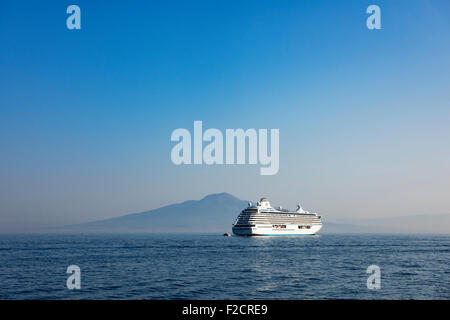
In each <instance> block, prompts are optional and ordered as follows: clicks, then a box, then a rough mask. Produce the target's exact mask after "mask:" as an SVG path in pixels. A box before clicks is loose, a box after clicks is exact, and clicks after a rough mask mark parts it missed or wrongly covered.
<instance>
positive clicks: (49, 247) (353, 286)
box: [0, 234, 450, 299]
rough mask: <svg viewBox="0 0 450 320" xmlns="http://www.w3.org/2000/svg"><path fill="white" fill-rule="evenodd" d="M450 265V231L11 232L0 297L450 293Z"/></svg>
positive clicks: (1, 249) (0, 256)
mask: <svg viewBox="0 0 450 320" xmlns="http://www.w3.org/2000/svg"><path fill="white" fill-rule="evenodd" d="M372 264H375V265H378V266H379V267H380V268H381V289H379V290H369V289H367V285H366V281H367V277H368V276H369V274H367V273H366V269H367V267H368V266H369V265H372ZM69 265H78V266H79V267H80V268H81V289H80V290H69V289H67V287H66V279H67V277H68V276H69V275H68V274H66V269H67V267H68V266H69ZM449 265H450V236H429V235H427V236H425V235H328V234H325V235H320V236H313V237H311V236H306V237H305V236H303V237H253V238H241V237H223V236H222V235H212V234H196V235H192V234H182V235H181V234H133V235H118V234H109V235H104V234H103V235H2V236H0V299H449V298H450V281H449V280H450V268H449Z"/></svg>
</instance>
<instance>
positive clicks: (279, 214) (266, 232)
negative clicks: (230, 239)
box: [233, 198, 322, 236]
mask: <svg viewBox="0 0 450 320" xmlns="http://www.w3.org/2000/svg"><path fill="white" fill-rule="evenodd" d="M321 228H322V221H321V216H319V215H317V213H312V212H308V211H305V210H303V208H302V207H301V205H300V204H298V205H297V210H296V211H290V210H286V209H282V208H281V207H279V208H278V209H274V208H272V206H271V205H270V203H269V201H268V200H267V198H261V200H259V202H257V203H256V204H252V203H251V202H250V203H249V204H248V207H247V208H246V209H244V210H242V212H241V213H240V214H239V216H238V217H237V219H236V221H235V222H234V224H233V233H234V234H235V235H239V236H281V235H286V236H287V235H313V234H316V233H317V232H319V230H320V229H321Z"/></svg>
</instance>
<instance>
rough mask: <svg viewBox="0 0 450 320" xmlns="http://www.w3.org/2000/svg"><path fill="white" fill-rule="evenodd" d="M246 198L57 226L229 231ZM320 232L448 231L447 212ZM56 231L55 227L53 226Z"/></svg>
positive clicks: (332, 223)
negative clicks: (445, 213)
mask: <svg viewBox="0 0 450 320" xmlns="http://www.w3.org/2000/svg"><path fill="white" fill-rule="evenodd" d="M247 203H248V201H244V200H240V199H238V198H236V197H234V196H232V195H231V194H228V193H218V194H210V195H208V196H206V197H204V198H203V199H200V200H189V201H185V202H182V203H177V204H172V205H168V206H165V207H162V208H158V209H154V210H150V211H145V212H141V213H133V214H127V215H124V216H120V217H117V218H111V219H106V220H100V221H94V222H89V223H84V224H78V225H72V226H67V227H64V228H58V230H56V231H63V232H220V233H223V232H229V231H231V225H232V223H233V222H234V221H235V219H236V217H237V215H238V214H239V212H240V211H241V210H242V209H244V208H246V206H247ZM323 223H324V227H323V228H322V231H321V233H450V215H420V216H407V217H394V218H384V219H358V218H355V219H335V220H331V219H328V218H327V216H326V215H325V216H324V217H323ZM53 231H55V230H53Z"/></svg>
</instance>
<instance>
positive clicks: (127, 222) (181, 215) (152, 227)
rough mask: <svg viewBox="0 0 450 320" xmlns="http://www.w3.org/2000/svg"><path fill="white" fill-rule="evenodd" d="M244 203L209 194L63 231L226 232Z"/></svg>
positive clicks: (225, 194)
mask: <svg viewBox="0 0 450 320" xmlns="http://www.w3.org/2000/svg"><path fill="white" fill-rule="evenodd" d="M247 204H248V201H244V200H240V199H238V198H236V197H234V196H232V195H231V194H229V193H225V192H224V193H217V194H210V195H207V196H206V197H204V198H203V199H201V200H189V201H185V202H182V203H177V204H172V205H168V206H165V207H162V208H158V209H154V210H150V211H145V212H141V213H132V214H127V215H124V216H120V217H117V218H112V219H106V220H100V221H94V222H90V223H84V224H79V225H73V226H69V227H65V228H63V229H64V230H63V231H73V232H229V231H231V225H232V224H233V222H234V220H236V218H237V216H238V214H239V212H241V211H242V209H244V208H246V207H247Z"/></svg>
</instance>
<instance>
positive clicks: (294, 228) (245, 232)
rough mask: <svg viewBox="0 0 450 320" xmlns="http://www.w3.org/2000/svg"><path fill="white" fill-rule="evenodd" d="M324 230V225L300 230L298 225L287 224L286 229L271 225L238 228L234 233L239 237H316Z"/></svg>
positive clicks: (234, 229) (234, 228)
mask: <svg viewBox="0 0 450 320" xmlns="http://www.w3.org/2000/svg"><path fill="white" fill-rule="evenodd" d="M320 229H322V225H315V226H311V228H310V229H306V228H304V229H299V228H298V225H297V224H286V228H283V229H281V228H273V227H272V226H271V225H260V226H258V225H255V227H248V228H236V227H233V233H234V234H235V235H238V236H301V235H304V236H306V235H314V234H316V233H318V232H319V231H320Z"/></svg>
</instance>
